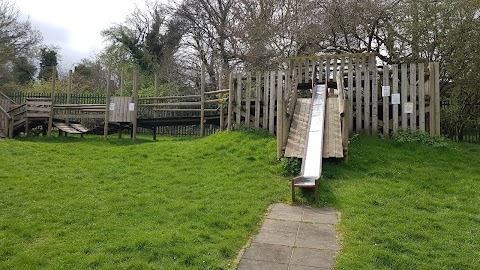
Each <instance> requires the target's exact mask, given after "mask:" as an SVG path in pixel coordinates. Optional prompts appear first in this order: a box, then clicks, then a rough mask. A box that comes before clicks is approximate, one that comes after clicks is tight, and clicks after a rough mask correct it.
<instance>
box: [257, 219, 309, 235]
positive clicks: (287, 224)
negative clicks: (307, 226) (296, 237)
mask: <svg viewBox="0 0 480 270" xmlns="http://www.w3.org/2000/svg"><path fill="white" fill-rule="evenodd" d="M299 226H300V221H289V220H276V219H266V220H265V221H264V222H263V226H262V230H268V231H279V232H294V233H296V232H298V228H299Z"/></svg>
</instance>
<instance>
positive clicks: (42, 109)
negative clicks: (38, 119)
mask: <svg viewBox="0 0 480 270" xmlns="http://www.w3.org/2000/svg"><path fill="white" fill-rule="evenodd" d="M51 110H52V107H27V114H28V113H33V112H50V111H51Z"/></svg>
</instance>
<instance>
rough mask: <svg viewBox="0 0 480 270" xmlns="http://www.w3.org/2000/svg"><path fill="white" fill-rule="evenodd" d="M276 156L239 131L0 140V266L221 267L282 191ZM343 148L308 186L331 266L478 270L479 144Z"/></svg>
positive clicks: (365, 140) (306, 199)
mask: <svg viewBox="0 0 480 270" xmlns="http://www.w3.org/2000/svg"><path fill="white" fill-rule="evenodd" d="M275 148H276V142H275V138H273V137H270V136H268V135H265V134H256V133H239V132H230V133H223V134H216V135H213V136H210V137H208V138H202V139H199V138H168V137H161V138H160V139H159V141H158V142H151V141H149V139H145V140H143V141H141V142H140V143H139V144H135V145H132V144H131V143H130V142H129V141H128V140H126V139H124V140H118V139H111V140H110V141H109V142H107V143H105V142H103V141H102V140H101V138H98V137H87V138H85V139H80V138H73V137H68V138H52V139H46V138H31V139H21V140H10V141H0V183H1V184H0V194H1V196H0V269H62V268H63V269H149V268H150V269H182V268H189V269H229V268H232V267H234V259H235V256H236V254H237V253H238V251H239V250H240V248H241V247H242V246H243V245H244V244H245V243H246V241H247V239H248V238H249V237H250V236H252V235H254V234H255V232H256V230H258V228H259V226H260V224H261V221H262V219H263V214H264V213H265V211H266V209H267V208H268V206H269V205H270V204H271V203H274V202H281V201H287V202H288V199H289V197H290V182H289V178H288V177H284V176H282V169H281V166H280V163H279V162H277V161H276V156H275V155H276V150H275ZM350 153H351V155H350V160H349V163H348V164H343V163H339V162H327V163H326V164H325V165H324V179H323V181H322V182H321V186H320V194H321V197H320V204H321V206H323V205H326V206H333V207H336V208H337V209H338V210H339V211H341V212H342V221H341V223H340V225H339V230H340V231H341V233H342V235H343V238H344V239H343V250H342V252H341V254H340V256H339V257H338V258H337V269H355V270H356V269H479V265H480V229H479V228H480V145H473V144H458V143H448V144H447V146H444V147H431V146H425V145H422V144H420V143H410V144H409V143H399V142H396V141H394V140H382V139H378V138H374V137H366V136H360V137H357V138H355V140H354V141H353V142H352V144H351V147H350ZM299 193H300V192H299ZM298 199H300V201H301V203H305V204H313V196H312V193H311V192H308V193H306V194H304V195H300V194H299V196H298Z"/></svg>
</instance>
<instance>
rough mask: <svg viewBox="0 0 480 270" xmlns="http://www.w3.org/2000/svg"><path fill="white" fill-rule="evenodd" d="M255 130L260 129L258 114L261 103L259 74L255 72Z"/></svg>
mask: <svg viewBox="0 0 480 270" xmlns="http://www.w3.org/2000/svg"><path fill="white" fill-rule="evenodd" d="M255 77H256V78H255V123H254V126H255V129H260V113H261V107H260V105H261V102H262V86H261V84H260V77H261V73H260V72H255Z"/></svg>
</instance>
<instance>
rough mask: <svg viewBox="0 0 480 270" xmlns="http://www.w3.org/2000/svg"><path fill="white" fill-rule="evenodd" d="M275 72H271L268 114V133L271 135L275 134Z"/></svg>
mask: <svg viewBox="0 0 480 270" xmlns="http://www.w3.org/2000/svg"><path fill="white" fill-rule="evenodd" d="M275 96H276V91H275V71H271V72H270V111H269V112H268V116H269V118H268V131H269V132H270V134H272V135H274V134H275V105H276V104H275V100H276V97H275Z"/></svg>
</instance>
